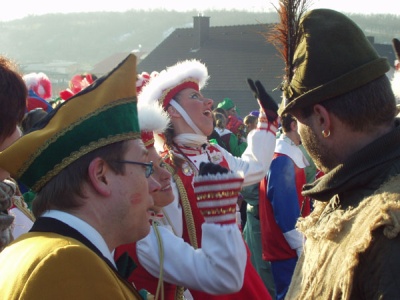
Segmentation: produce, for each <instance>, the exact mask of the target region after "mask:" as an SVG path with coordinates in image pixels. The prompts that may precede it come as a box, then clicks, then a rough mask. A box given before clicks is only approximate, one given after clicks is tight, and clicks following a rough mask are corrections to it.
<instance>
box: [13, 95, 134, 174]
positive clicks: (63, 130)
mask: <svg viewBox="0 0 400 300" xmlns="http://www.w3.org/2000/svg"><path fill="white" fill-rule="evenodd" d="M132 100H136V97H128V98H123V99H119V100H117V101H114V102H112V103H110V104H107V105H104V106H102V107H100V108H97V109H95V110H94V111H92V112H90V113H88V114H86V115H84V116H82V117H80V118H79V119H77V120H74V121H73V122H72V123H71V124H69V125H68V126H66V127H65V128H61V129H59V131H58V132H57V133H56V134H54V135H53V136H51V137H50V138H49V139H48V140H46V141H45V142H44V143H43V144H42V145H41V146H40V147H39V148H38V149H36V151H35V152H34V153H32V154H30V156H29V159H28V160H26V161H25V162H24V163H23V165H22V167H21V168H20V169H19V170H18V172H17V177H21V175H22V174H24V173H25V172H26V170H27V169H28V168H29V166H30V165H31V164H32V163H33V161H35V160H36V159H37V158H38V157H39V156H40V155H41V154H42V153H43V151H45V150H46V149H47V148H48V147H50V146H51V145H52V144H53V143H55V142H56V141H57V140H58V139H59V138H61V137H62V136H63V135H65V134H66V133H67V132H69V131H71V130H73V129H74V128H75V127H77V126H79V125H80V124H82V123H83V122H84V121H86V120H87V119H90V118H92V117H94V116H97V115H99V114H100V113H102V112H103V111H106V110H108V109H110V108H112V107H114V106H119V105H122V104H126V103H129V102H132ZM52 121H53V120H50V121H49V124H50V122H52ZM49 124H47V125H46V127H50V126H54V125H49ZM46 127H44V128H43V129H41V130H44V129H45V128H46ZM139 137H140V133H139Z"/></svg>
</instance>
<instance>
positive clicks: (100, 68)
mask: <svg viewBox="0 0 400 300" xmlns="http://www.w3.org/2000/svg"><path fill="white" fill-rule="evenodd" d="M129 53H130V52H118V53H114V54H113V55H111V56H109V57H107V58H105V59H103V60H102V61H100V62H99V63H97V64H96V65H94V67H93V68H92V70H91V71H90V72H91V73H93V74H95V75H96V76H97V77H100V76H102V75H105V74H107V73H108V72H110V71H111V70H112V69H114V68H115V66H117V65H118V64H119V63H120V62H121V61H122V60H124V59H125V58H126V57H127V56H128V55H129ZM145 54H146V53H144V52H137V53H135V55H136V57H137V61H138V62H139V61H140V58H141V57H142V56H143V55H145Z"/></svg>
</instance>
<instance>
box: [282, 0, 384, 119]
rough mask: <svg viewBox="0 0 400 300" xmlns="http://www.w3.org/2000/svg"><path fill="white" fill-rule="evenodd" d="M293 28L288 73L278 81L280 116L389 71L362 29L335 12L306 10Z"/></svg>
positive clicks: (353, 87)
mask: <svg viewBox="0 0 400 300" xmlns="http://www.w3.org/2000/svg"><path fill="white" fill-rule="evenodd" d="M283 2H285V1H283ZM286 2H287V1H286ZM297 32H298V34H299V39H298V43H297V45H295V47H294V48H293V50H294V51H293V59H292V60H291V61H290V65H287V66H286V68H287V69H288V70H289V72H287V74H290V75H289V76H285V78H284V83H283V85H282V90H283V101H282V104H281V107H280V109H279V114H280V115H283V114H284V113H287V112H290V111H292V110H293V109H297V108H303V107H307V106H310V105H313V104H316V103H320V102H322V101H324V100H327V99H331V98H334V97H337V96H340V95H343V94H345V93H348V92H350V91H352V90H354V89H356V88H359V87H361V86H363V85H365V84H367V83H368V82H370V81H372V80H374V79H377V78H379V77H380V76H382V75H384V74H385V73H386V72H387V71H388V70H389V69H390V66H389V63H388V62H387V60H386V58H382V57H380V56H379V55H378V53H377V52H376V50H375V49H374V48H373V46H372V45H371V43H370V42H369V41H368V39H367V38H366V36H365V35H364V33H363V32H362V30H361V29H360V28H359V27H358V26H357V25H356V24H355V23H354V22H353V21H352V20H350V19H349V18H348V17H346V16H345V15H344V14H342V13H339V12H337V11H334V10H330V9H315V10H311V11H308V12H307V13H305V14H304V16H302V18H301V19H300V22H299V27H298V31H297Z"/></svg>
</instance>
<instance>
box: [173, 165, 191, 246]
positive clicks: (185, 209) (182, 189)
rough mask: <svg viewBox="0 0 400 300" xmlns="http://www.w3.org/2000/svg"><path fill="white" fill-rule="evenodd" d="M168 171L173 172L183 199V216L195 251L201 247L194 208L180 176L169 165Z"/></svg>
mask: <svg viewBox="0 0 400 300" xmlns="http://www.w3.org/2000/svg"><path fill="white" fill-rule="evenodd" d="M167 169H168V171H169V172H171V174H172V178H173V179H174V181H175V183H176V186H177V187H178V191H179V196H180V198H181V204H182V208H183V214H184V216H185V220H186V226H187V230H188V233H189V239H190V244H191V245H192V246H193V248H194V249H197V248H198V247H199V246H198V245H197V234H196V227H195V226H194V219H193V214H192V208H191V207H190V202H189V198H188V196H187V193H186V190H185V186H184V184H183V182H182V180H181V179H180V178H179V175H178V174H177V173H176V172H175V170H174V169H172V167H171V166H170V165H168V164H167Z"/></svg>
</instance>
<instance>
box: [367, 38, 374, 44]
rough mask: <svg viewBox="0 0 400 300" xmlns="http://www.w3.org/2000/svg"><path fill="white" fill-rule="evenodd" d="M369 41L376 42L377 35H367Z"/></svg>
mask: <svg viewBox="0 0 400 300" xmlns="http://www.w3.org/2000/svg"><path fill="white" fill-rule="evenodd" d="M367 39H368V42H370V43H371V44H372V45H373V44H375V37H374V36H367Z"/></svg>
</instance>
